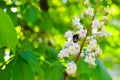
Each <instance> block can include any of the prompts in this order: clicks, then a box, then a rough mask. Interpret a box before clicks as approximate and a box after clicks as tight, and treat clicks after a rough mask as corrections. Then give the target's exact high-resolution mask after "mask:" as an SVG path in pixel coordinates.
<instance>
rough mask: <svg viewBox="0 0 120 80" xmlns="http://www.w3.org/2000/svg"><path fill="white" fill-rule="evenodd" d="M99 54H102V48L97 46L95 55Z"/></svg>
mask: <svg viewBox="0 0 120 80" xmlns="http://www.w3.org/2000/svg"><path fill="white" fill-rule="evenodd" d="M100 54H102V50H101V49H100V47H99V46H97V48H96V51H95V55H96V56H99V55H100Z"/></svg>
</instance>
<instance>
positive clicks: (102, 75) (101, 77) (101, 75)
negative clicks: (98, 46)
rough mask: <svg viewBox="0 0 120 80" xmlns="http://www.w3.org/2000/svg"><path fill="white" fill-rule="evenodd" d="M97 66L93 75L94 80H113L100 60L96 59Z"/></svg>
mask: <svg viewBox="0 0 120 80" xmlns="http://www.w3.org/2000/svg"><path fill="white" fill-rule="evenodd" d="M96 64H97V66H96V69H95V70H94V72H93V74H92V78H93V80H112V78H111V77H110V75H109V74H108V72H107V70H106V68H105V67H104V65H103V64H102V62H101V61H100V59H98V58H97V59H96Z"/></svg>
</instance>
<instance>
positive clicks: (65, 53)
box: [58, 48, 69, 58]
mask: <svg viewBox="0 0 120 80" xmlns="http://www.w3.org/2000/svg"><path fill="white" fill-rule="evenodd" d="M58 57H59V58H63V57H69V51H68V48H65V49H62V50H61V51H60V53H59V54H58Z"/></svg>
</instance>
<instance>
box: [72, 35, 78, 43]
mask: <svg viewBox="0 0 120 80" xmlns="http://www.w3.org/2000/svg"><path fill="white" fill-rule="evenodd" d="M78 40H79V35H78V34H75V35H73V42H74V43H76V42H78Z"/></svg>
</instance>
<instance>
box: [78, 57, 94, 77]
mask: <svg viewBox="0 0 120 80" xmlns="http://www.w3.org/2000/svg"><path fill="white" fill-rule="evenodd" d="M77 68H78V69H77V75H78V76H80V75H81V74H86V75H90V74H91V73H92V71H93V70H94V68H90V67H89V64H88V63H86V62H85V61H84V58H81V59H80V60H79V61H78V62H77Z"/></svg>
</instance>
